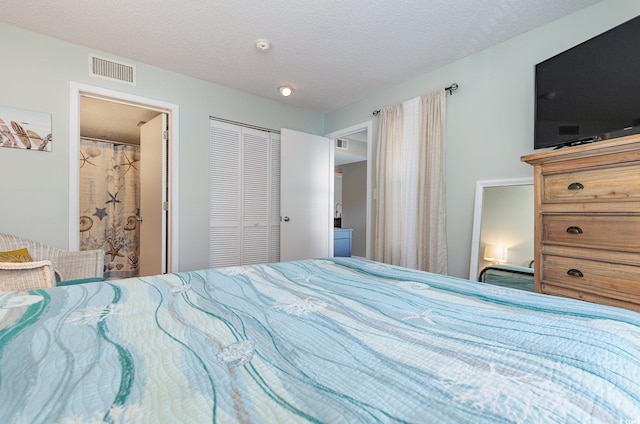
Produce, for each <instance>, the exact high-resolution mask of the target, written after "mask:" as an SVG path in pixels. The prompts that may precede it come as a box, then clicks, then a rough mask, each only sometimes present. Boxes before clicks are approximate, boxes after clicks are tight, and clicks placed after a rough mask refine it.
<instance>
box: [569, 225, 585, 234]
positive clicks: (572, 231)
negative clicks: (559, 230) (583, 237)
mask: <svg viewBox="0 0 640 424" xmlns="http://www.w3.org/2000/svg"><path fill="white" fill-rule="evenodd" d="M567 233H569V234H582V233H583V231H582V228H580V227H575V226H573V225H572V226H571V227H569V228H567Z"/></svg>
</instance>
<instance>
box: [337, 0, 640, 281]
mask: <svg viewBox="0 0 640 424" xmlns="http://www.w3.org/2000/svg"><path fill="white" fill-rule="evenodd" d="M639 14H640V1H637V0H611V1H603V2H601V3H598V4H596V5H594V6H592V7H589V8H586V9H584V10H582V11H580V12H577V13H575V14H573V15H570V16H568V17H566V18H563V19H560V20H558V21H555V22H552V23H550V24H548V25H546V26H543V27H541V28H539V29H536V30H533V31H530V32H528V33H526V34H523V35H521V36H519V37H516V38H513V39H511V40H509V41H507V42H504V43H502V44H499V45H497V46H494V47H492V48H489V49H487V50H484V51H481V52H479V53H477V54H474V55H471V56H468V57H466V58H463V59H461V60H458V61H456V62H454V63H452V64H450V65H447V66H444V67H442V68H440V69H437V70H435V71H433V72H429V73H426V74H424V75H421V76H419V77H417V78H415V79H412V80H409V81H404V82H401V83H399V84H398V85H395V86H393V87H389V88H386V89H384V90H380V91H378V92H375V93H372V94H371V95H370V96H369V97H368V98H366V99H365V100H363V101H360V102H357V103H354V104H352V105H349V106H347V107H345V108H343V109H341V110H338V111H335V112H332V113H329V114H327V115H326V118H325V131H326V133H330V132H332V131H336V130H339V129H341V128H347V127H349V126H351V125H354V124H357V123H360V122H364V121H366V120H369V119H371V112H372V111H373V110H376V109H380V108H385V107H388V106H391V105H394V104H397V103H400V102H402V101H404V100H407V99H410V98H413V97H416V96H419V95H422V94H425V93H428V92H431V91H434V90H438V89H441V88H443V87H446V86H448V85H450V84H451V83H454V82H455V83H458V84H459V85H460V89H459V90H458V91H457V92H456V93H455V94H454V95H453V96H449V97H448V101H447V124H446V135H445V166H446V171H445V173H446V175H445V178H446V197H447V200H446V202H447V239H448V245H449V273H450V274H451V275H454V276H458V277H466V276H468V275H469V257H470V249H471V231H472V223H473V202H474V193H475V183H476V181H477V180H489V179H501V178H518V177H529V176H531V175H532V168H531V167H530V166H529V165H526V164H522V163H521V162H520V156H522V155H524V154H528V153H532V151H533V117H534V66H535V64H536V63H538V62H540V61H542V60H545V59H547V58H549V57H551V56H554V55H555V54H557V53H560V52H561V51H563V50H566V49H568V48H570V47H573V46H574V45H576V44H579V43H581V42H582V41H585V40H587V39H589V38H591V37H592V36H594V35H596V34H599V33H601V32H604V31H605V30H607V29H609V28H611V27H614V26H616V25H618V24H620V23H622V22H624V21H626V20H629V19H631V18H633V17H635V16H637V15H639ZM425 42H428V40H425ZM594 60H597V58H594ZM375 139H377V122H376V121H375V120H374V140H375ZM374 152H375V148H374ZM374 180H375V176H374Z"/></svg>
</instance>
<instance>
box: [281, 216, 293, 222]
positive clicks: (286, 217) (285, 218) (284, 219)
mask: <svg viewBox="0 0 640 424" xmlns="http://www.w3.org/2000/svg"><path fill="white" fill-rule="evenodd" d="M282 220H283V221H284V222H289V220H291V218H289V217H288V216H285V217H284V218H282Z"/></svg>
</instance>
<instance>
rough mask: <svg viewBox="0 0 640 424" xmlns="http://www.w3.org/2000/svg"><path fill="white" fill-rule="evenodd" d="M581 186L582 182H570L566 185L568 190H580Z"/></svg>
mask: <svg viewBox="0 0 640 424" xmlns="http://www.w3.org/2000/svg"><path fill="white" fill-rule="evenodd" d="M583 188H584V186H583V185H582V183H571V184H569V186H568V187H567V189H568V190H582V189H583Z"/></svg>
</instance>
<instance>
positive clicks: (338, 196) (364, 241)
mask: <svg viewBox="0 0 640 424" xmlns="http://www.w3.org/2000/svg"><path fill="white" fill-rule="evenodd" d="M371 128H372V123H371V121H368V122H364V123H361V124H358V125H354V126H352V127H349V128H345V129H342V130H339V131H335V132H333V133H330V134H328V135H327V137H328V138H331V139H333V140H334V146H335V154H334V161H335V166H334V169H333V172H332V175H333V176H334V178H333V186H334V189H333V193H334V199H333V205H332V210H333V214H334V225H335V226H339V227H340V228H350V229H352V230H353V231H352V235H351V237H352V240H351V255H352V256H361V257H366V258H371V243H372V241H373V240H372V238H371V222H372V221H371V201H372V196H371V170H372V150H373V149H372V147H371V145H372V142H371V139H372V131H371Z"/></svg>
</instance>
